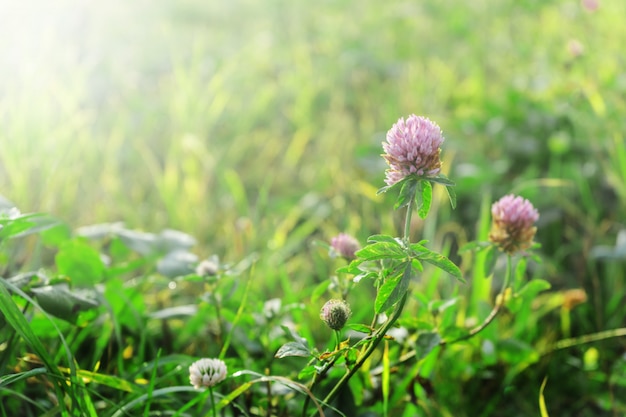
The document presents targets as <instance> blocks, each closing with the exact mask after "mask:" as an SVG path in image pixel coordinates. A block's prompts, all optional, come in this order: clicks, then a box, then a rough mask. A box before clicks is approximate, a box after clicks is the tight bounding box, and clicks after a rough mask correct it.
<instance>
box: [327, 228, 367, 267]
mask: <svg viewBox="0 0 626 417" xmlns="http://www.w3.org/2000/svg"><path fill="white" fill-rule="evenodd" d="M330 249H331V256H337V255H338V256H341V257H343V258H346V259H347V260H352V259H354V258H355V255H354V253H355V252H356V251H358V250H359V249H361V245H360V244H359V241H358V240H356V239H355V238H353V237H352V236H350V235H348V234H346V233H339V234H338V235H337V236H335V237H334V238H332V239H331V240H330Z"/></svg>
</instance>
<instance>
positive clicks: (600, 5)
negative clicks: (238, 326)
mask: <svg viewBox="0 0 626 417" xmlns="http://www.w3.org/2000/svg"><path fill="white" fill-rule="evenodd" d="M625 16H626V2H623V1H617V0H604V1H601V0H600V1H592V0H586V1H578V0H553V1H539V0H502V1H489V0H475V1H469V2H459V1H454V0H444V1H421V2H418V1H399V0H392V1H386V2H381V1H375V0H361V1H331V0H319V1H316V2H314V3H313V2H309V1H306V0H289V1H286V0H263V1H259V0H256V1H254V0H230V1H199V0H183V1H165V0H159V1H147V0H136V1H133V2H126V1H120V0H112V1H107V2H98V1H78V0H54V1H25V2H11V1H2V2H0V194H2V195H3V196H4V197H6V198H8V199H9V200H11V201H13V202H14V203H15V204H16V205H17V206H18V207H19V208H20V209H21V210H22V211H24V212H37V211H43V212H47V213H50V214H52V215H53V216H55V217H57V218H59V219H61V220H63V221H64V222H66V223H67V224H69V225H70V226H71V227H73V228H74V227H80V226H85V225H89V224H94V223H101V222H114V221H123V222H124V223H125V224H126V226H127V227H129V228H133V229H139V230H149V231H159V230H162V229H164V228H173V229H178V230H181V231H184V232H186V233H190V234H192V235H193V236H195V237H196V238H197V239H198V246H197V249H198V252H200V253H201V254H203V255H205V256H209V255H212V254H217V255H219V257H220V258H221V259H226V260H229V261H232V262H235V261H237V260H239V259H243V258H244V257H246V256H248V255H250V254H251V253H257V254H259V259H260V260H259V262H260V266H259V270H260V271H272V270H275V269H272V268H279V269H278V270H279V271H280V273H278V274H277V276H272V275H271V274H269V273H268V275H267V277H266V279H265V280H264V281H263V283H262V285H261V288H260V291H261V294H264V295H265V296H267V297H272V296H280V295H281V294H282V293H284V291H285V288H284V286H285V285H286V283H290V284H288V285H293V286H294V287H295V289H294V288H292V289H291V291H295V292H297V288H300V287H302V288H304V287H306V286H307V285H310V283H311V282H314V281H315V280H316V279H320V277H319V276H317V275H316V274H317V273H318V272H319V271H320V270H321V268H319V267H316V266H315V265H317V263H316V262H314V261H315V260H316V259H318V258H319V256H318V257H316V256H314V254H315V249H312V248H311V242H312V241H313V240H315V239H318V240H326V241H327V240H328V239H330V237H332V236H334V235H336V234H337V233H339V232H344V231H345V232H348V233H351V234H353V235H355V236H357V237H358V238H359V239H361V240H362V241H364V240H365V238H366V237H367V236H369V235H371V234H374V233H380V232H385V233H393V232H394V231H396V230H397V228H398V226H399V224H398V221H399V220H398V219H399V217H397V216H396V215H394V214H393V213H392V212H391V210H390V207H391V205H392V197H391V196H376V190H377V189H378V188H379V187H381V186H383V185H384V183H383V179H384V169H385V165H384V161H383V159H382V158H381V157H380V154H381V153H382V148H381V146H380V144H381V142H382V141H383V140H384V137H385V133H386V131H387V130H388V129H389V128H390V127H391V125H392V124H393V123H394V122H395V121H396V120H397V119H398V118H399V117H406V116H408V115H409V114H412V113H415V114H418V115H424V116H427V117H429V118H431V119H432V120H434V121H436V122H437V123H438V124H439V125H440V126H441V128H442V130H443V131H444V135H445V137H446V142H445V144H444V150H443V154H442V157H443V159H444V171H445V173H446V174H447V175H448V176H449V177H450V178H451V179H452V180H454V181H456V182H457V193H458V197H459V202H458V207H457V209H456V210H452V209H451V208H450V207H449V204H447V202H446V197H445V195H443V193H441V190H438V192H437V194H436V197H437V199H436V201H435V208H436V210H435V211H434V212H433V213H431V215H430V217H429V218H428V219H427V220H426V222H424V223H421V222H416V224H415V233H416V236H419V237H420V238H421V237H424V238H427V239H429V240H430V241H431V242H434V245H435V246H436V247H443V246H445V245H446V244H447V245H451V246H448V247H452V254H451V257H452V258H453V259H455V260H457V261H458V260H460V258H455V255H454V253H453V252H454V248H456V247H458V246H459V245H460V244H462V243H463V242H465V241H467V240H471V239H474V238H476V237H480V234H481V231H480V230H477V223H478V219H479V218H480V217H481V216H484V215H485V213H488V211H487V210H488V207H489V205H490V204H491V202H492V201H494V200H495V199H497V198H500V197H501V196H502V195H504V194H507V193H510V192H514V193H517V194H521V195H523V196H524V197H526V198H528V199H530V200H531V201H532V202H533V204H534V205H535V206H536V207H537V208H538V209H539V211H540V213H541V218H540V221H539V223H538V233H537V239H536V240H537V241H538V242H540V243H541V245H542V248H541V250H540V254H541V256H542V257H543V258H544V263H543V266H542V269H541V274H542V278H543V279H546V280H548V281H550V282H551V283H552V285H553V291H556V292H559V291H562V292H563V294H567V290H571V289H582V290H583V291H584V292H585V293H586V295H587V302H586V303H584V304H583V305H581V306H579V307H577V308H576V309H575V310H574V311H573V313H572V314H573V317H572V334H573V335H577V334H589V333H593V332H597V331H602V330H607V329H612V328H619V327H623V326H624V325H625V323H624V320H625V319H624V317H625V315H626V312H625V310H624V304H625V303H624V301H626V299H625V297H626V295H625V292H624V290H625V285H626V283H625V282H624V280H625V277H626V274H625V273H624V266H625V265H624V259H625V258H626V238H624V237H625V236H626V234H625V233H626V232H624V230H626V229H625V222H626V144H625V138H624V135H625V133H626V124H625V123H624V115H625V114H626V72H625V70H624V68H626V62H625V59H626V54H625V53H624V51H625V49H624V42H625V41H626V26H625V25H624V17H625ZM482 233H483V235H484V231H483V232H482ZM312 258H315V259H314V260H313V261H312ZM312 265H313V266H312ZM316 268H318V272H316ZM320 273H321V272H320ZM286 277H287V278H286ZM553 319H554V320H555V322H558V320H559V319H558V314H557V315H555V316H554V317H553ZM546 326H548V327H549V325H548V324H546ZM555 327H558V325H555ZM555 337H556V336H555ZM604 343H606V345H601V346H600V348H601V349H600V352H603V351H606V352H609V353H607V354H606V355H605V356H602V355H601V359H606V361H607V362H602V361H600V362H599V363H600V365H599V366H600V367H601V366H602V363H604V364H605V365H606V366H610V365H608V364H609V363H614V362H612V361H614V360H615V358H619V357H620V355H623V354H624V349H625V346H626V343H625V342H624V341H623V340H619V339H618V340H612V341H608V342H604ZM581 355H582V353H581ZM579 356H580V355H579ZM572 361H574V362H575V359H572ZM572 366H575V365H572ZM580 366H582V365H580ZM604 382H606V383H608V382H607V381H604ZM576 383H581V382H580V381H577V382H576ZM602 387H605V386H604V385H602V386H599V387H596V388H597V389H596V391H594V392H596V393H605V394H606V395H607V398H608V397H609V394H608V391H606V390H604V388H602ZM552 400H553V402H554V401H558V399H557V398H553V399H552ZM533 401H534V400H533ZM607 401H608V400H607Z"/></svg>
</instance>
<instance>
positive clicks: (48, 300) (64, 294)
mask: <svg viewBox="0 0 626 417" xmlns="http://www.w3.org/2000/svg"><path fill="white" fill-rule="evenodd" d="M32 292H33V293H34V294H35V299H37V302H38V303H39V306H40V307H41V308H43V309H44V310H46V311H47V312H48V313H50V314H52V315H53V316H55V317H58V318H60V319H63V320H65V321H68V322H70V323H75V322H76V319H77V318H78V314H79V313H80V312H81V311H86V310H90V309H93V308H96V307H98V303H97V302H96V301H94V300H91V299H88V298H85V297H83V296H81V295H78V294H76V293H73V292H70V290H68V289H67V288H64V287H62V286H58V285H48V286H45V287H38V288H32Z"/></svg>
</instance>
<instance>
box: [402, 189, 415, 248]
mask: <svg viewBox="0 0 626 417" xmlns="http://www.w3.org/2000/svg"><path fill="white" fill-rule="evenodd" d="M414 205H415V194H413V195H412V196H411V198H410V199H409V204H408V205H407V206H406V217H405V219H404V241H405V242H407V243H408V242H409V240H410V239H411V217H412V216H413V206H414Z"/></svg>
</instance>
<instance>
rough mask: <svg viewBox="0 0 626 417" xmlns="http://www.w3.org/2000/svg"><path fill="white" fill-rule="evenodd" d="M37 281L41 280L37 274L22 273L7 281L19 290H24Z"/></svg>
mask: <svg viewBox="0 0 626 417" xmlns="http://www.w3.org/2000/svg"><path fill="white" fill-rule="evenodd" d="M39 280H41V276H40V275H39V274H38V273H37V272H23V273H21V274H17V275H14V276H12V277H11V278H8V279H7V281H8V282H10V283H11V284H13V285H15V286H16V287H17V288H19V289H21V290H26V289H27V288H28V287H29V286H30V285H31V284H35V283H36V282H37V281H39Z"/></svg>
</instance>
